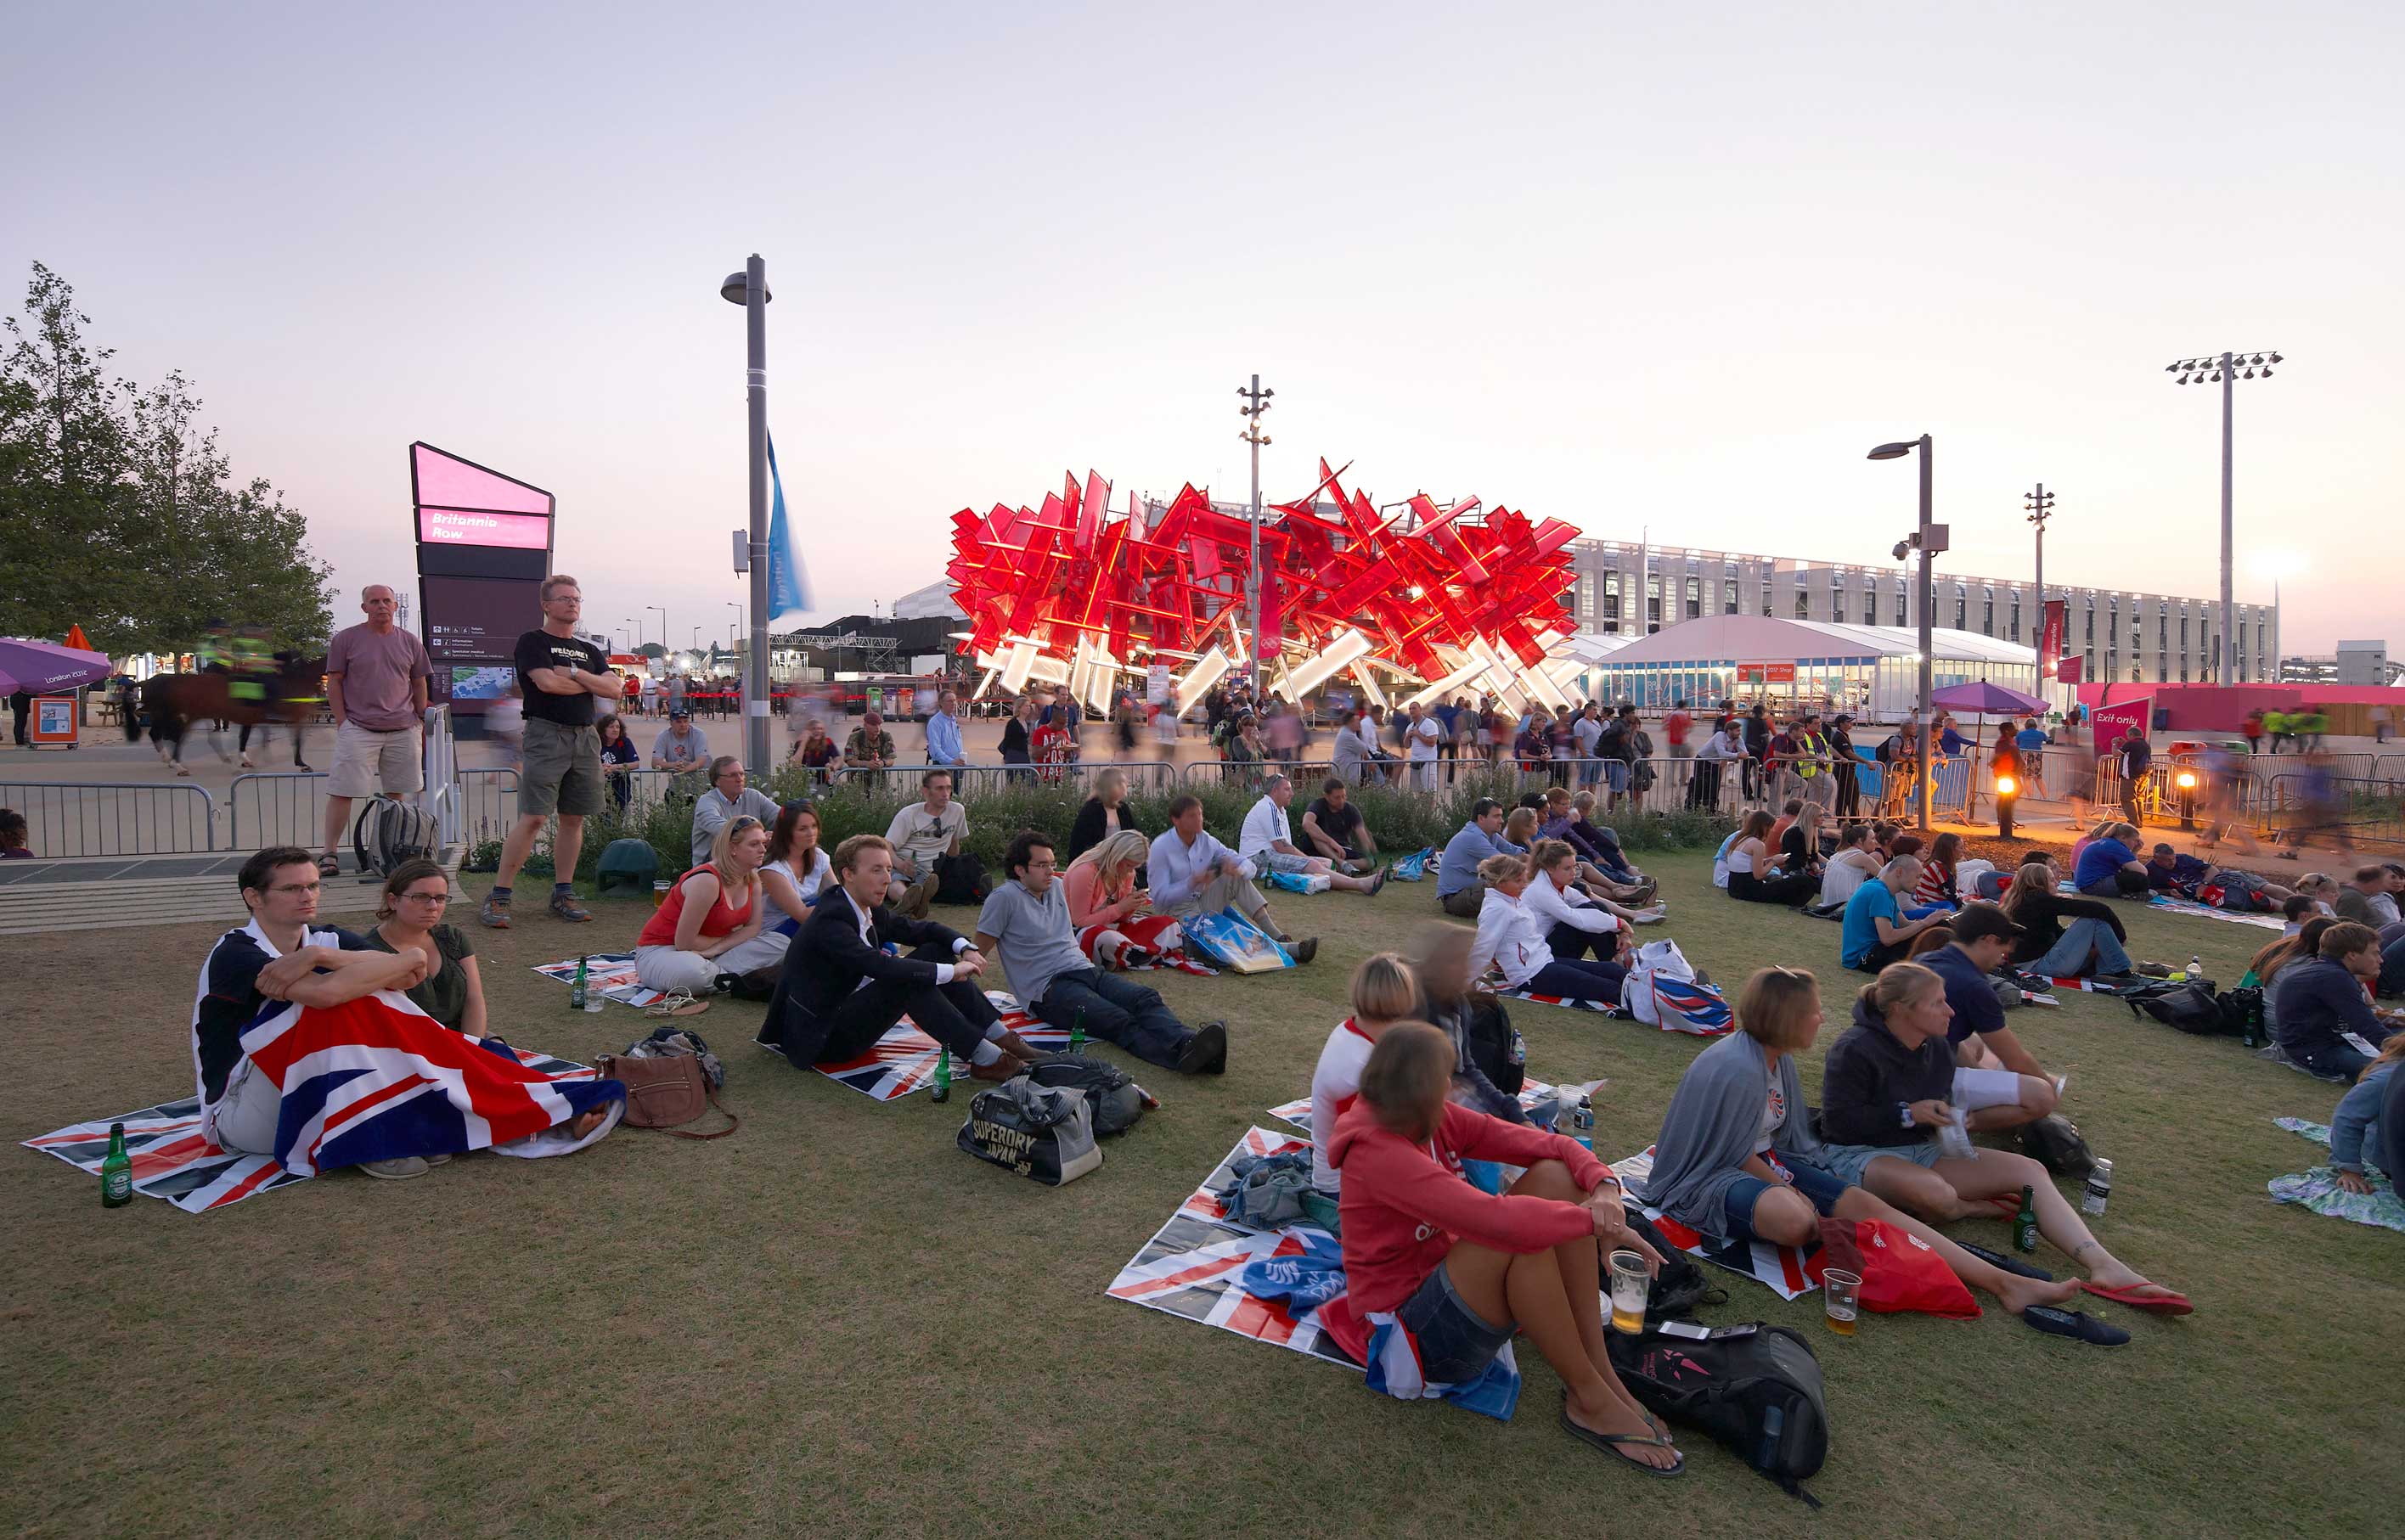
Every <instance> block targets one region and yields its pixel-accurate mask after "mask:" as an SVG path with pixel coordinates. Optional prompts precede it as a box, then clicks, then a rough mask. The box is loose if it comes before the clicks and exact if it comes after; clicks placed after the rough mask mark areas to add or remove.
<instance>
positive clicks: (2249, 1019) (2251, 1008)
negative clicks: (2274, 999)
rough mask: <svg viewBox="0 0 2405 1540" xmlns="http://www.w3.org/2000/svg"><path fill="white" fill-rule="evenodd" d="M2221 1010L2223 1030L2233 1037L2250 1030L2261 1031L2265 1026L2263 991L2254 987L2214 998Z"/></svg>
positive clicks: (2230, 990)
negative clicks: (2250, 1028)
mask: <svg viewBox="0 0 2405 1540" xmlns="http://www.w3.org/2000/svg"><path fill="white" fill-rule="evenodd" d="M2213 1002H2214V1004H2215V1005H2217V1006H2219V1007H2220V1008H2221V1029H2222V1030H2223V1031H2225V1032H2228V1033H2229V1034H2230V1035H2231V1036H2232V1037H2237V1036H2240V1035H2242V1034H2243V1033H2244V1032H2245V1030H2246V1029H2248V1028H2249V1027H2252V1028H2255V1029H2257V1030H2260V1029H2261V1028H2262V1026H2263V991H2262V990H2261V989H2260V988H2258V987H2256V986H2254V985H2251V984H2250V985H2247V986H2245V987H2243V988H2237V989H2229V990H2225V991H2223V992H2222V993H2220V994H2217V995H2215V996H2214V997H2213Z"/></svg>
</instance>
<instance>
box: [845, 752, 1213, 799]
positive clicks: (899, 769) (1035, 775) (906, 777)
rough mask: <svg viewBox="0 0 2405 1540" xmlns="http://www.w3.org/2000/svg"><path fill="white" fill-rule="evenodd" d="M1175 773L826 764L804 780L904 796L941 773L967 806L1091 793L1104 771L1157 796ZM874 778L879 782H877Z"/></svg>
mask: <svg viewBox="0 0 2405 1540" xmlns="http://www.w3.org/2000/svg"><path fill="white" fill-rule="evenodd" d="M1178 768H1179V767H1178V766H1176V765H1174V764H1171V763H1168V762H1167V761H1164V760H1076V761H1072V762H1070V763H1065V764H929V763H925V762H923V761H921V763H915V764H889V765H887V766H885V767H884V768H883V769H881V770H865V769H854V768H852V767H851V766H849V765H842V764H830V765H828V766H827V767H826V768H825V769H823V770H814V771H811V772H809V775H810V776H811V777H813V778H815V779H816V780H818V782H819V783H820V784H821V785H823V786H826V787H829V788H833V787H837V786H844V785H851V786H862V785H869V786H875V787H877V788H878V789H879V790H881V791H886V792H892V793H896V794H903V795H908V794H913V793H915V792H916V791H918V789H919V781H920V778H921V777H923V776H924V775H925V774H926V773H927V772H928V771H930V770H942V771H944V772H946V773H948V774H949V776H950V777H952V794H953V796H955V797H957V798H959V799H960V800H962V801H963V802H971V801H975V800H977V798H980V797H988V796H992V795H993V794H994V793H996V792H998V791H1005V790H1007V789H1009V788H1012V787H1020V786H1068V787H1072V788H1076V789H1078V790H1080V791H1084V790H1087V789H1090V788H1091V787H1092V785H1093V782H1094V777H1096V776H1099V775H1100V774H1102V772H1104V771H1105V770H1117V771H1118V772H1119V773H1120V774H1121V775H1122V776H1124V777H1127V784H1128V790H1129V791H1131V792H1133V793H1135V794H1138V795H1149V796H1158V795H1160V794H1162V793H1164V792H1167V791H1174V790H1176V789H1177V787H1178V786H1179V784H1180V781H1179V778H1178ZM876 777H882V780H881V783H880V782H879V780H878V779H877V778H876Z"/></svg>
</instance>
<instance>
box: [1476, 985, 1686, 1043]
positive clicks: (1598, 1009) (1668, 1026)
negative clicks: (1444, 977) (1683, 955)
mask: <svg viewBox="0 0 2405 1540" xmlns="http://www.w3.org/2000/svg"><path fill="white" fill-rule="evenodd" d="M1486 985H1487V987H1488V988H1490V989H1492V990H1493V991H1494V992H1495V993H1496V994H1498V995H1499V996H1501V997H1502V998H1503V999H1505V1000H1525V1001H1528V1002H1530V1003H1531V1004H1535V1005H1558V1006H1560V1007H1562V1008H1563V1009H1564V1010H1566V1011H1591V1012H1593V1013H1594V1014H1595V1015H1599V1016H1610V1017H1612V1018H1613V1019H1615V1020H1621V1021H1634V1020H1636V1019H1637V1016H1636V1014H1635V1013H1634V1012H1632V1011H1630V1010H1629V1009H1628V1008H1627V1007H1626V1006H1624V1005H1615V1004H1613V1003H1612V1002H1611V1001H1608V1000H1573V999H1570V998H1568V996H1565V995H1540V994H1538V993H1537V992H1536V991H1535V990H1533V989H1514V988H1512V987H1510V986H1509V985H1506V984H1504V983H1503V975H1501V974H1500V973H1496V974H1492V975H1490V976H1489V977H1488V979H1487V980H1486ZM1688 988H1689V990H1690V991H1693V990H1694V987H1693V986H1692V985H1691V986H1688ZM1715 998H1716V997H1715ZM1726 1015H1727V1010H1726V1007H1725V1006H1724V1005H1723V1007H1722V1009H1721V1011H1720V1012H1719V1013H1718V1015H1717V1016H1713V1015H1703V1014H1702V1013H1701V1012H1699V1013H1698V1015H1697V1016H1696V1017H1695V1018H1690V1017H1688V1016H1685V1015H1678V1014H1676V1013H1673V1012H1664V1013H1663V1015H1662V1023H1661V1028H1662V1030H1664V1031H1666V1032H1684V1033H1686V1034H1688V1035H1689V1036H1691V1037H1720V1036H1723V1035H1725V1034H1726V1033H1727V1032H1728V1031H1729V1030H1730V1028H1731V1026H1733V1025H1734V1024H1733V1023H1731V1022H1729V1021H1727V1020H1726V1019H1725V1017H1726ZM1715 1019H1718V1020H1719V1021H1720V1024H1719V1025H1711V1024H1710V1023H1711V1022H1712V1021H1714V1020H1715Z"/></svg>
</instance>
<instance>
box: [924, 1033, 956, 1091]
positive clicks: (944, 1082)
mask: <svg viewBox="0 0 2405 1540" xmlns="http://www.w3.org/2000/svg"><path fill="white" fill-rule="evenodd" d="M927 1099H928V1100H930V1101H949V1100H951V1099H952V1051H951V1050H950V1049H949V1048H947V1047H945V1046H944V1045H943V1044H942V1043H937V1044H936V1045H935V1088H934V1089H932V1090H930V1091H929V1092H928V1093H927Z"/></svg>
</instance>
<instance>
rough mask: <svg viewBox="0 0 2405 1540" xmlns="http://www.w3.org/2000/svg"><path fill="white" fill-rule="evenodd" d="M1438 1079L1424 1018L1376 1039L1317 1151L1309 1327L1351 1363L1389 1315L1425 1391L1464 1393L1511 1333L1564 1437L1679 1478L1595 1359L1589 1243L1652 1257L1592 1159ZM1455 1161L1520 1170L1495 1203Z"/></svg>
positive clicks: (1448, 1075) (1442, 1042)
mask: <svg viewBox="0 0 2405 1540" xmlns="http://www.w3.org/2000/svg"><path fill="white" fill-rule="evenodd" d="M1453 1070H1454V1049H1453V1044H1452V1043H1450V1042H1449V1041H1447V1040H1446V1038H1445V1035H1444V1034H1443V1033H1442V1032H1441V1031H1438V1030H1437V1029H1435V1028H1433V1027H1431V1026H1429V1025H1428V1023H1426V1022H1424V1021H1405V1022H1399V1023H1397V1024H1395V1025H1394V1026H1392V1027H1389V1028H1388V1029H1386V1030H1385V1032H1384V1033H1382V1034H1381V1035H1380V1037H1379V1039H1378V1042H1377V1044H1376V1046H1374V1047H1373V1048H1371V1050H1370V1056H1369V1057H1368V1059H1367V1060H1366V1061H1365V1062H1364V1063H1363V1065H1362V1067H1361V1084H1360V1095H1359V1099H1357V1101H1356V1102H1355V1103H1354V1104H1353V1106H1352V1108H1351V1110H1349V1111H1348V1112H1346V1113H1344V1114H1343V1116H1342V1117H1340V1118H1339V1119H1338V1120H1337V1124H1336V1131H1335V1137H1334V1139H1333V1140H1332V1141H1330V1143H1329V1160H1330V1162H1331V1163H1332V1164H1333V1165H1334V1166H1335V1167H1336V1169H1337V1170H1338V1172H1339V1173H1340V1174H1341V1175H1342V1176H1343V1204H1342V1207H1343V1249H1344V1276H1345V1280H1346V1282H1347V1285H1348V1286H1347V1288H1346V1291H1345V1293H1344V1295H1343V1296H1342V1297H1340V1298H1339V1299H1337V1300H1334V1301H1332V1302H1330V1303H1329V1305H1326V1306H1324V1307H1322V1308H1321V1310H1320V1313H1319V1319H1320V1322H1321V1323H1322V1325H1324V1326H1325V1327H1326V1328H1327V1329H1328V1332H1329V1336H1330V1337H1334V1338H1335V1340H1336V1341H1337V1342H1338V1344H1339V1345H1341V1346H1343V1348H1344V1349H1345V1350H1346V1351H1349V1352H1351V1353H1352V1354H1353V1355H1354V1356H1355V1357H1357V1358H1363V1359H1366V1358H1367V1357H1368V1348H1369V1337H1370V1332H1371V1325H1372V1322H1371V1317H1373V1316H1379V1315H1385V1313H1387V1312H1392V1317H1393V1320H1394V1322H1395V1323H1396V1325H1397V1326H1398V1327H1399V1328H1400V1329H1401V1330H1403V1331H1404V1332H1406V1333H1408V1334H1409V1336H1410V1343H1411V1348H1412V1352H1413V1357H1414V1358H1415V1359H1416V1360H1417V1362H1418V1364H1419V1366H1420V1369H1421V1372H1422V1376H1423V1378H1424V1379H1425V1380H1426V1381H1427V1383H1428V1384H1429V1385H1431V1386H1434V1385H1462V1384H1470V1383H1472V1382H1475V1381H1476V1380H1478V1379H1480V1378H1481V1377H1483V1376H1484V1374H1485V1373H1486V1371H1487V1368H1488V1365H1491V1364H1492V1363H1493V1362H1494V1359H1495V1355H1496V1354H1497V1353H1498V1352H1499V1351H1501V1350H1502V1348H1503V1346H1504V1345H1505V1344H1506V1343H1508V1342H1509V1341H1511V1339H1512V1333H1513V1332H1514V1331H1515V1330H1516V1331H1523V1332H1526V1333H1527V1335H1528V1338H1529V1341H1530V1342H1531V1343H1532V1344H1533V1345H1534V1346H1535V1348H1536V1350H1537V1351H1538V1352H1540V1354H1542V1355H1543V1356H1544V1359H1545V1362H1546V1363H1548V1364H1550V1365H1553V1367H1554V1373H1556V1374H1557V1375H1559V1376H1560V1377H1561V1379H1562V1383H1563V1385H1564V1387H1565V1389H1564V1391H1563V1396H1562V1413H1561V1421H1562V1426H1563V1427H1564V1428H1565V1429H1566V1430H1568V1432H1569V1433H1570V1434H1571V1435H1573V1436H1575V1437H1577V1438H1580V1439H1582V1440H1583V1441H1585V1442H1587V1443H1590V1444H1593V1445H1595V1446H1596V1448H1598V1449H1604V1450H1606V1451H1608V1452H1610V1454H1612V1455H1614V1456H1615V1457H1617V1458H1618V1459H1620V1460H1622V1461H1625V1462H1626V1463H1629V1464H1631V1465H1634V1466H1636V1467H1638V1469H1640V1470H1643V1471H1645V1472H1647V1473H1649V1474H1651V1475H1655V1476H1677V1475H1679V1474H1681V1472H1682V1471H1683V1470H1684V1469H1685V1460H1684V1459H1683V1457H1681V1455H1680V1453H1679V1451H1678V1449H1677V1447H1676V1446H1675V1445H1673V1444H1672V1442H1671V1440H1670V1435H1668V1434H1667V1432H1665V1431H1664V1430H1663V1428H1662V1426H1661V1424H1659V1423H1658V1422H1656V1421H1653V1418H1652V1417H1651V1416H1650V1415H1649V1414H1648V1413H1647V1412H1646V1411H1645V1409H1644V1408H1643V1407H1640V1406H1639V1405H1638V1403H1637V1400H1636V1398H1635V1397H1634V1396H1632V1395H1630V1394H1629V1393H1628V1392H1627V1391H1626V1390H1625V1389H1624V1388H1623V1387H1622V1385H1621V1383H1620V1379H1619V1377H1618V1376H1617V1375H1615V1374H1614V1373H1613V1372H1612V1369H1611V1359H1610V1354H1609V1353H1608V1352H1607V1351H1606V1350H1605V1346H1604V1335H1603V1333H1604V1325H1603V1310H1602V1306H1601V1297H1600V1287H1599V1282H1598V1278H1599V1273H1600V1261H1601V1258H1600V1254H1599V1253H1598V1250H1597V1246H1598V1242H1600V1244H1601V1245H1602V1246H1605V1247H1609V1248H1611V1249H1613V1250H1625V1251H1630V1252H1634V1253H1637V1254H1638V1255H1639V1256H1642V1257H1643V1258H1645V1260H1646V1263H1647V1266H1648V1267H1660V1265H1661V1261H1662V1259H1661V1257H1660V1255H1659V1254H1658V1253H1655V1252H1654V1251H1653V1248H1652V1247H1650V1246H1648V1245H1646V1244H1645V1243H1644V1241H1643V1240H1642V1239H1639V1238H1638V1237H1637V1236H1636V1235H1634V1234H1632V1233H1630V1231H1629V1229H1628V1227H1627V1212H1626V1211H1625V1209H1624V1208H1623V1206H1622V1203H1621V1195H1620V1187H1619V1185H1618V1183H1616V1182H1614V1181H1613V1179H1612V1176H1611V1172H1610V1169H1609V1168H1607V1167H1606V1166H1605V1165H1604V1164H1603V1162H1601V1161H1599V1160H1597V1159H1596V1157H1595V1155H1594V1153H1593V1152H1592V1151H1589V1150H1587V1149H1585V1148H1583V1147H1582V1146H1581V1145H1580V1144H1578V1143H1577V1142H1576V1141H1572V1140H1570V1139H1568V1138H1565V1137H1564V1136H1562V1135H1560V1134H1549V1133H1540V1132H1539V1131H1538V1130H1536V1129H1535V1128H1532V1127H1526V1126H1524V1125H1520V1124H1512V1123H1505V1122H1503V1121H1502V1120H1500V1119H1498V1118H1492V1117H1488V1116H1485V1115H1484V1113H1473V1112H1471V1111H1470V1109H1468V1108H1466V1107H1463V1106H1460V1105H1458V1104H1456V1103H1455V1102H1453V1101H1450V1100H1448V1099H1447V1094H1448V1093H1449V1092H1450V1090H1451V1088H1452V1085H1453ZM1464 1160H1489V1161H1498V1162H1503V1163H1508V1164H1511V1165H1516V1166H1525V1167H1526V1168H1527V1171H1526V1174H1525V1175H1523V1176H1522V1177H1521V1178H1520V1180H1519V1181H1518V1182H1516V1183H1512V1189H1511V1191H1510V1192H1508V1193H1505V1194H1503V1195H1500V1196H1497V1195H1494V1194H1490V1193H1484V1192H1481V1191H1480V1190H1479V1189H1478V1188H1476V1187H1474V1186H1472V1185H1470V1183H1468V1182H1466V1181H1464V1180H1463V1178H1462V1169H1461V1168H1462V1162H1463V1161H1464Z"/></svg>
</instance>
